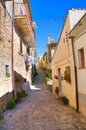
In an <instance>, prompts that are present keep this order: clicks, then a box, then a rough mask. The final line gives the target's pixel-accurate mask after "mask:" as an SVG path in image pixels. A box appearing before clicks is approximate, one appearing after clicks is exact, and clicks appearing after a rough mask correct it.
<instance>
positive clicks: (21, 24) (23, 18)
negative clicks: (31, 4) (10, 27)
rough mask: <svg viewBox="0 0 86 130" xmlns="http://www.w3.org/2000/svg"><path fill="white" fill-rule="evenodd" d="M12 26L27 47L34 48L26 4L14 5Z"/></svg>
mask: <svg viewBox="0 0 86 130" xmlns="http://www.w3.org/2000/svg"><path fill="white" fill-rule="evenodd" d="M14 7H15V10H14V24H15V26H16V28H17V30H18V32H19V33H20V34H21V35H22V37H23V38H24V40H25V42H26V43H27V44H28V45H29V46H34V32H33V28H32V21H31V16H30V13H29V10H28V8H27V4H20V3H19V4H15V5H14Z"/></svg>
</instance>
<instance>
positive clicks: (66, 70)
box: [64, 66, 71, 83]
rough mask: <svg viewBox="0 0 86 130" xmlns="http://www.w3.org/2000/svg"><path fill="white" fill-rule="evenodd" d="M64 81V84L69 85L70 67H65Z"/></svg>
mask: <svg viewBox="0 0 86 130" xmlns="http://www.w3.org/2000/svg"><path fill="white" fill-rule="evenodd" d="M64 79H65V80H66V82H68V83H71V72H70V66H67V67H65V72H64Z"/></svg>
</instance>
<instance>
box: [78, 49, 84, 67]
mask: <svg viewBox="0 0 86 130" xmlns="http://www.w3.org/2000/svg"><path fill="white" fill-rule="evenodd" d="M78 60H79V68H85V58H84V49H83V48H82V49H80V50H78Z"/></svg>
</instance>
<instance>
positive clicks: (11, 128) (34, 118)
mask: <svg viewBox="0 0 86 130" xmlns="http://www.w3.org/2000/svg"><path fill="white" fill-rule="evenodd" d="M1 130H86V117H84V116H82V115H81V114H79V113H76V112H75V111H74V110H73V109H71V108H70V107H68V106H64V105H63V104H62V103H61V102H60V101H59V100H57V99H56V98H55V97H54V96H53V94H52V93H51V92H49V91H48V90H47V89H46V84H45V82H44V79H43V76H42V74H41V73H40V71H39V74H38V76H37V77H36V79H35V82H34V85H33V86H31V90H30V92H29V96H28V97H26V98H24V100H23V101H22V102H21V103H20V104H18V105H17V106H16V108H15V109H13V110H10V111H6V112H5V123H4V125H3V128H2V129H1Z"/></svg>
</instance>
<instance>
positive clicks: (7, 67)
mask: <svg viewBox="0 0 86 130" xmlns="http://www.w3.org/2000/svg"><path fill="white" fill-rule="evenodd" d="M5 68H6V77H10V72H9V65H5Z"/></svg>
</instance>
